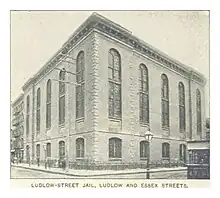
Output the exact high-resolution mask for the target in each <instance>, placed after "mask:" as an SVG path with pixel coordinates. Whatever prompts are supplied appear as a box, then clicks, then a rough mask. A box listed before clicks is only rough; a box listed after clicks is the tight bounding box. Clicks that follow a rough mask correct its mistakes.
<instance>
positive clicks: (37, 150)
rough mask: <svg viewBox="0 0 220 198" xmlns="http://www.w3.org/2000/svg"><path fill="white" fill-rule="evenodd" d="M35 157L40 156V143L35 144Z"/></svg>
mask: <svg viewBox="0 0 220 198" xmlns="http://www.w3.org/2000/svg"><path fill="white" fill-rule="evenodd" d="M36 157H37V158H40V144H37V146H36Z"/></svg>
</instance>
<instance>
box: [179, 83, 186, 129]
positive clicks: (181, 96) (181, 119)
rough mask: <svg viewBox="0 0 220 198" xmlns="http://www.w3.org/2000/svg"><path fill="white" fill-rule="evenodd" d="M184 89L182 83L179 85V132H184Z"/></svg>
mask: <svg viewBox="0 0 220 198" xmlns="http://www.w3.org/2000/svg"><path fill="white" fill-rule="evenodd" d="M185 119H186V118H185V88H184V85H183V83H182V82H180V83H179V128H180V132H183V131H185V129H186V121H185Z"/></svg>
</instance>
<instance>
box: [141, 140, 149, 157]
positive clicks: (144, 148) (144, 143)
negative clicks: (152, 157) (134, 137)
mask: <svg viewBox="0 0 220 198" xmlns="http://www.w3.org/2000/svg"><path fill="white" fill-rule="evenodd" d="M148 145H149V142H148V141H141V142H140V158H147V154H148V152H149V151H148Z"/></svg>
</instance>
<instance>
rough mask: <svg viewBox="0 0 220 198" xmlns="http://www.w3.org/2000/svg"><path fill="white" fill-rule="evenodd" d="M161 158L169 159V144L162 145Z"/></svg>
mask: <svg viewBox="0 0 220 198" xmlns="http://www.w3.org/2000/svg"><path fill="white" fill-rule="evenodd" d="M162 158H170V144H169V143H167V142H164V143H163V144H162Z"/></svg>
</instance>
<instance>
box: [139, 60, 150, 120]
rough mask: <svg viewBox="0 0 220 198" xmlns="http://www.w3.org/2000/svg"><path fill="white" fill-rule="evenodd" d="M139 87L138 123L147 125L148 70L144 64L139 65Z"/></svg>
mask: <svg viewBox="0 0 220 198" xmlns="http://www.w3.org/2000/svg"><path fill="white" fill-rule="evenodd" d="M139 86H140V88H139V117H140V123H143V124H149V91H148V69H147V67H146V66H145V65H144V64H140V71H139Z"/></svg>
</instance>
